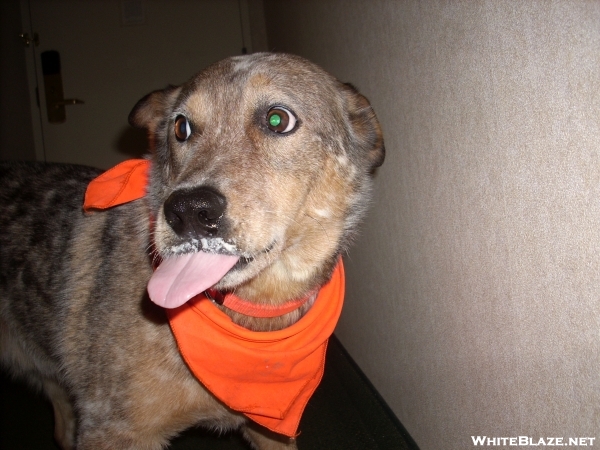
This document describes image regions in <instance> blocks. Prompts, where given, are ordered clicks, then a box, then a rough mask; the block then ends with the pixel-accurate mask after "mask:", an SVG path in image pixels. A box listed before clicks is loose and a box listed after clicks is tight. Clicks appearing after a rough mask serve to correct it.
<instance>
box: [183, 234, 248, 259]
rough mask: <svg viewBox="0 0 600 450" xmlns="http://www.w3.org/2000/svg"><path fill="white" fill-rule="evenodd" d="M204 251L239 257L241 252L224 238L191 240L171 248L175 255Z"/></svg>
mask: <svg viewBox="0 0 600 450" xmlns="http://www.w3.org/2000/svg"><path fill="white" fill-rule="evenodd" d="M199 251H203V252H206V253H220V254H225V255H239V254H240V252H239V250H238V248H237V247H236V245H235V244H234V243H233V242H226V241H225V240H224V239H223V238H201V239H191V240H190V241H188V242H184V243H183V244H179V245H176V246H174V247H171V252H172V253H173V254H175V255H183V254H185V253H192V252H199Z"/></svg>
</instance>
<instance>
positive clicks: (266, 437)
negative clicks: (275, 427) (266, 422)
mask: <svg viewBox="0 0 600 450" xmlns="http://www.w3.org/2000/svg"><path fill="white" fill-rule="evenodd" d="M243 433H244V437H245V438H246V439H247V440H248V441H249V442H250V443H251V444H252V445H253V447H254V448H256V449H257V450H298V447H297V446H296V440H295V439H293V438H289V437H287V436H282V435H280V434H277V433H273V432H272V431H269V430H267V429H266V428H263V427H261V426H258V425H255V424H254V423H248V424H247V425H246V426H245V427H244V428H243Z"/></svg>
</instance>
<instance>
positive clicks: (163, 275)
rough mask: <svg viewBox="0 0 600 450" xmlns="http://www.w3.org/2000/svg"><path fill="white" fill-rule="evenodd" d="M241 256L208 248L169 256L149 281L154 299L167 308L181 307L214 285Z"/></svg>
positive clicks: (151, 296)
mask: <svg viewBox="0 0 600 450" xmlns="http://www.w3.org/2000/svg"><path fill="white" fill-rule="evenodd" d="M238 259H239V257H238V256H231V255H220V254H216V253H206V252H197V253H187V254H185V255H181V256H175V257H172V258H167V259H165V260H163V262H162V263H161V264H160V266H158V268H157V269H156V270H155V271H154V274H153V275H152V278H150V281H149V282H148V294H149V295H150V299H151V300H152V301H153V302H154V303H156V304H157V305H159V306H162V307H163V308H177V307H178V306H181V305H183V304H184V303H185V302H187V301H188V300H189V299H190V298H192V297H195V296H196V295H198V294H200V293H201V292H204V291H205V290H207V289H208V288H210V287H212V286H214V285H215V284H216V283H217V282H218V281H219V280H220V279H221V278H223V277H224V276H225V274H226V273H227V272H229V269H231V268H232V267H233V266H234V265H235V263H236V262H237V260H238Z"/></svg>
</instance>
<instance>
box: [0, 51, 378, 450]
mask: <svg viewBox="0 0 600 450" xmlns="http://www.w3.org/2000/svg"><path fill="white" fill-rule="evenodd" d="M273 115H276V116H277V117H275V118H274V119H273V117H272V116H273ZM130 122H131V123H132V124H133V125H134V126H137V127H144V128H146V129H147V130H148V132H149V136H150V142H151V147H152V154H151V156H150V158H151V167H152V169H151V174H150V181H149V188H148V194H147V195H146V196H145V197H143V198H142V199H139V200H136V201H133V202H131V203H127V204H124V205H122V206H118V207H115V208H112V209H109V210H106V211H102V212H95V213H92V214H87V213H84V212H83V211H82V202H83V196H84V192H85V190H86V186H87V185H88V183H89V182H90V180H92V179H93V178H94V177H96V176H97V175H98V174H99V173H100V171H99V170H96V169H92V168H87V167H81V166H72V165H59V164H33V165H26V164H4V165H2V166H1V169H0V174H1V175H0V227H1V228H0V230H1V232H0V345H1V347H0V350H1V353H0V354H1V361H2V364H3V366H4V367H6V368H7V369H8V370H9V371H10V373H11V374H13V375H15V376H18V377H22V378H25V379H26V380H28V382H29V383H31V384H32V385H34V386H36V387H38V388H40V389H42V390H43V391H44V392H45V393H46V395H47V396H48V397H49V398H50V400H51V402H52V404H53V407H54V412H55V417H56V430H55V437H56V439H57V441H58V442H59V444H60V445H61V446H62V448H64V449H71V448H78V449H94V450H98V449H111V450H114V449H125V448H127V449H159V448H163V447H164V446H165V445H167V443H168V441H169V439H170V438H172V437H173V436H175V435H177V434H178V433H179V432H181V431H182V430H184V429H186V428H188V427H190V426H193V425H204V426H207V427H211V428H216V429H219V430H228V429H241V431H242V433H243V434H244V436H245V437H246V438H247V440H248V441H249V442H250V443H251V444H252V445H253V446H255V447H256V448H258V449H293V448H296V444H295V442H294V440H293V439H288V438H285V437H282V436H279V435H276V434H274V433H270V432H268V431H266V430H265V429H263V428H262V427H258V426H255V425H253V424H252V423H250V422H249V421H248V419H246V417H245V416H243V415H242V414H239V413H236V412H235V411H232V410H230V409H228V408H227V407H226V406H225V405H223V404H222V403H221V402H219V401H218V400H216V399H215V397H213V396H212V395H211V394H210V393H208V392H207V391H206V390H205V389H204V388H203V387H202V385H201V384H200V383H199V382H198V381H197V379H196V378H194V376H193V375H192V374H191V372H190V371H189V369H188V367H187V366H186V364H185V363H184V362H183V360H182V358H181V356H180V354H179V352H178V348H177V345H176V343H175V340H174V339H173V336H172V333H171V330H170V328H169V325H168V322H167V320H166V319H165V314H164V310H163V309H162V308H160V307H158V306H156V305H155V304H153V303H152V302H150V300H149V299H148V294H147V289H146V288H147V285H148V281H149V279H150V278H151V275H152V273H153V264H152V263H153V258H154V259H156V258H159V259H165V260H166V259H168V258H169V257H172V256H173V255H177V254H181V253H187V252H198V251H208V250H211V249H210V248H208V247H211V245H212V250H215V249H216V252H217V253H220V254H229V255H230V256H235V257H237V258H238V259H237V262H236V263H235V265H234V266H233V267H232V268H231V270H229V271H228V272H227V273H225V274H224V275H223V276H222V279H221V280H220V281H219V282H218V283H217V285H216V286H215V287H216V288H217V289H235V291H236V294H237V295H238V296H240V297H242V298H245V299H248V300H251V301H253V302H256V303H262V304H271V305H277V304H280V303H283V302H286V301H288V300H290V299H296V298H299V297H301V296H303V295H306V293H309V292H311V291H314V290H315V289H316V288H317V287H318V286H320V285H322V284H323V283H324V282H325V281H326V280H327V279H328V278H329V276H330V275H331V272H332V270H333V267H334V266H335V263H336V261H337V259H338V257H339V255H340V254H341V253H343V252H344V251H345V250H346V249H347V247H348V244H349V242H350V240H351V237H352V235H353V234H354V232H355V229H356V225H357V222H358V221H359V219H360V218H361V216H362V215H363V213H364V212H365V208H366V205H367V203H368V200H369V196H370V190H371V184H372V173H373V170H374V168H375V167H377V166H379V165H380V164H382V162H383V158H384V147H383V139H382V134H381V130H380V126H379V124H378V122H377V119H376V117H375V114H374V113H373V110H372V108H371V106H370V105H369V102H368V101H367V100H366V99H365V97H363V96H362V95H360V94H359V93H358V92H357V91H356V89H355V88H353V87H352V86H350V85H347V84H343V83H341V82H339V81H337V80H336V79H335V78H334V77H332V76H331V75H329V74H327V73H326V72H324V71H323V70H322V69H320V68H319V67H317V66H316V65H314V64H312V63H310V62H308V61H306V60H304V59H302V58H300V57H296V56H291V55H284V54H267V53H263V54H254V55H249V56H241V57H233V58H229V59H226V60H224V61H221V62H219V63H216V64H214V65H212V66H210V67H208V68H207V69H206V70H204V71H202V72H200V73H199V74H198V75H196V76H195V77H194V78H192V79H191V80H190V81H189V82H187V83H186V84H184V85H182V86H179V87H169V88H167V89H165V90H162V91H156V92H153V93H151V94H149V95H147V96H146V97H144V98H143V99H142V100H140V102H138V104H137V105H136V106H135V108H134V109H133V111H132V113H131V115H130ZM198 203H200V204H202V205H205V206H203V208H204V209H203V210H202V211H200V213H199V212H198V211H197V210H194V208H195V206H194V205H196V204H198ZM189 210H191V213H189ZM182 211H183V212H182ZM188 213H189V214H188ZM177 214H179V216H177ZM199 242H201V243H199ZM207 242H208V244H207ZM206 246H208V247H207V248H205V247H206ZM308 308H310V302H308V303H307V304H305V305H304V306H302V307H301V308H299V309H298V310H296V311H292V312H290V313H287V314H285V315H283V316H281V317H276V318H254V317H249V316H244V315H242V314H240V313H235V312H233V311H229V310H227V309H226V308H223V309H224V310H225V312H226V313H227V314H229V315H230V316H231V318H232V319H233V320H234V321H235V322H236V323H238V324H240V325H242V326H244V327H246V328H249V329H251V330H276V329H281V328H284V327H287V326H289V325H291V324H293V323H294V322H296V321H297V320H299V318H300V317H301V316H302V315H303V314H304V313H305V312H306V310H307V309H308Z"/></svg>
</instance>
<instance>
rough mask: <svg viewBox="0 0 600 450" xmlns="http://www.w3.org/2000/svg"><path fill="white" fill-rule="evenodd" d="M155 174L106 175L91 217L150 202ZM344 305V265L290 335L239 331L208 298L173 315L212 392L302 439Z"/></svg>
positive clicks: (97, 182)
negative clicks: (150, 176)
mask: <svg viewBox="0 0 600 450" xmlns="http://www.w3.org/2000/svg"><path fill="white" fill-rule="evenodd" d="M149 168H150V162H149V161H146V160H128V161H125V162H123V163H121V164H119V165H117V166H115V167H113V168H112V169H110V170H108V171H106V172H104V173H103V174H102V175H100V176H99V177H97V178H96V179H94V180H92V182H91V183H90V184H89V186H88V189H87V191H86V195H85V203H84V210H85V211H90V210H93V209H106V208H110V207H112V206H117V205H119V204H122V203H126V202H129V201H132V200H136V199H139V198H141V197H143V196H144V195H145V194H146V186H147V183H148V170H149ZM225 297H226V298H227V295H226V296H225ZM343 300H344V267H343V265H342V260H341V259H340V260H339V263H338V265H337V266H336V268H335V270H334V272H333V275H332V276H331V279H330V281H329V282H328V283H327V284H325V285H324V286H323V287H321V289H320V291H319V293H318V295H317V298H316V299H315V302H314V304H313V306H312V307H311V308H310V309H309V311H308V312H307V313H306V314H305V315H304V316H303V317H302V318H301V319H300V320H299V321H298V322H296V323H295V324H293V325H292V326H290V327H288V328H285V329H283V330H279V331H269V332H256V331H250V330H248V329H246V328H243V327H241V326H239V325H236V324H235V323H233V322H232V321H231V319H230V318H229V316H227V315H226V314H225V313H224V312H222V311H221V310H220V309H219V308H217V307H216V306H215V305H214V303H213V302H212V301H210V300H209V299H208V298H207V297H206V295H204V294H200V295H198V296H196V297H194V298H192V299H191V300H189V301H188V302H187V303H185V304H183V305H182V306H180V307H178V308H175V309H166V313H167V317H168V318H169V323H170V325H171V329H172V331H173V334H174V335H175V339H176V340H177V345H178V347H179V351H180V352H181V354H182V356H183V358H184V360H185V361H186V363H187V364H188V366H189V367H190V369H191V371H192V372H193V373H194V375H195V376H196V378H198V380H200V381H201V382H202V384H203V385H204V386H206V388H207V389H208V390H209V391H210V392H212V393H213V394H214V395H215V396H216V397H217V398H218V399H220V400H221V401H222V402H223V403H225V404H226V405H227V406H229V407H230V408H231V409H233V410H236V411H239V412H242V413H244V414H245V415H246V416H247V417H249V418H250V419H252V420H254V421H255V422H257V423H259V424H261V425H263V426H265V427H266V428H268V429H270V430H272V431H275V432H277V433H281V434H284V435H287V436H295V435H296V434H297V429H298V424H299V422H300V418H301V416H302V412H303V411H304V408H305V406H306V403H307V402H308V400H309V398H310V397H311V396H312V394H313V392H314V391H315V389H316V388H317V386H318V385H319V383H320V381H321V377H322V376H323V370H324V364H325V350H326V349H327V341H328V339H329V336H331V334H332V333H333V330H334V328H335V326H336V324H337V321H338V319H339V316H340V313H341V310H342V305H343ZM241 301H242V302H245V303H248V302H247V301H245V300H241ZM298 302H299V301H298ZM225 305H226V306H227V303H225ZM232 305H233V304H232ZM257 308H259V307H258V306H257ZM233 309H235V308H233ZM257 312H258V313H257V316H260V314H261V313H260V311H257ZM265 314H266V315H265V316H266V317H271V316H272V314H269V313H265ZM263 317H264V316H263Z"/></svg>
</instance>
